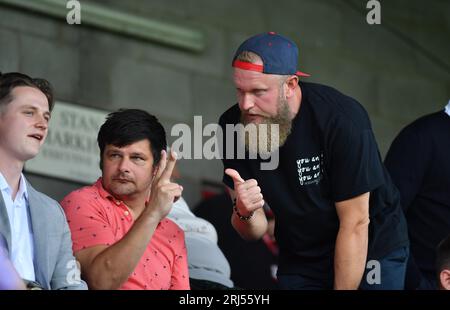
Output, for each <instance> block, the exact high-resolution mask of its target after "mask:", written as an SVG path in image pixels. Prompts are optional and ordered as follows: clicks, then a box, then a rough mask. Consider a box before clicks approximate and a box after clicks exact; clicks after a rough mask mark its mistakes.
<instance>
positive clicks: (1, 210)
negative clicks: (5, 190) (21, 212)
mask: <svg viewBox="0 0 450 310" xmlns="http://www.w3.org/2000/svg"><path fill="white" fill-rule="evenodd" d="M0 234H2V235H3V237H4V238H5V240H6V244H7V246H8V252H9V253H11V226H10V224H9V218H8V211H6V205H5V202H4V201H3V195H2V194H1V193H0ZM10 256H11V254H10Z"/></svg>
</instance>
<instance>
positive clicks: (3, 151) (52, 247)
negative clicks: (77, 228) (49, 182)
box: [0, 73, 87, 289]
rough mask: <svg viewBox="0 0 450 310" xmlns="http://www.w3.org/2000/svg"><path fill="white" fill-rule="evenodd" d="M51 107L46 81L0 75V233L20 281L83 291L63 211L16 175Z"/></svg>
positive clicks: (42, 134)
mask: <svg viewBox="0 0 450 310" xmlns="http://www.w3.org/2000/svg"><path fill="white" fill-rule="evenodd" d="M52 108H53V92H52V89H51V86H50V84H49V83H48V82H47V81H46V80H43V79H33V78H30V77H29V76H27V75H24V74H21V73H7V74H3V75H2V74H1V73H0V192H1V195H0V234H1V235H3V236H4V238H5V240H6V246H7V249H8V255H9V259H10V260H11V262H12V264H13V266H14V267H15V269H16V270H17V272H18V274H19V275H20V277H21V278H22V279H24V280H26V281H28V282H36V283H37V284H38V285H39V286H41V287H42V288H44V289H86V288H87V287H86V284H85V283H84V282H83V281H81V279H80V269H79V266H77V263H76V260H75V258H74V256H73V253H72V242H71V236H70V230H69V227H68V224H67V221H66V217H65V215H64V212H63V210H62V209H61V207H60V205H59V204H58V203H57V202H56V201H54V200H53V199H51V198H49V197H47V196H46V195H44V194H42V193H40V192H38V191H36V190H35V189H34V188H33V187H32V186H31V185H30V184H29V183H28V182H27V181H26V179H25V176H24V175H23V174H22V170H23V166H24V164H25V162H26V161H27V160H29V159H31V158H33V157H34V156H36V155H37V154H38V152H39V149H40V147H41V146H42V144H43V143H44V141H45V138H46V136H47V133H48V123H49V120H50V116H51V110H52ZM0 272H1V270H0Z"/></svg>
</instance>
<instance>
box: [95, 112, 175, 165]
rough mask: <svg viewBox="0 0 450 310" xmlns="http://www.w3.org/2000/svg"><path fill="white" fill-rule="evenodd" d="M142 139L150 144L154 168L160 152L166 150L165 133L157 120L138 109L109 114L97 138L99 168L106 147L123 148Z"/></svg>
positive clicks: (159, 157)
mask: <svg viewBox="0 0 450 310" xmlns="http://www.w3.org/2000/svg"><path fill="white" fill-rule="evenodd" d="M144 139H147V140H148V141H149V142H150V151H151V152H152V155H153V166H156V165H157V164H158V163H159V161H160V159H161V151H162V150H166V148H167V141H166V131H165V130H164V127H163V126H162V125H161V123H160V122H159V121H158V119H157V118H156V117H155V116H153V115H151V114H149V113H147V112H146V111H143V110H138V109H120V110H118V111H115V112H112V113H109V114H108V116H107V117H106V121H105V123H104V124H103V125H102V126H101V127H100V131H99V132H98V137H97V142H98V146H99V148H100V168H102V166H103V160H102V158H103V152H104V150H105V147H106V145H108V144H112V145H114V146H117V147H124V146H127V145H130V144H132V143H134V142H137V141H141V140H144Z"/></svg>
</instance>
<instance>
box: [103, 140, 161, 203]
mask: <svg viewBox="0 0 450 310" xmlns="http://www.w3.org/2000/svg"><path fill="white" fill-rule="evenodd" d="M102 156H103V158H102V160H103V167H102V179H103V187H104V188H105V190H107V191H108V192H109V193H110V194H112V195H113V196H114V197H115V198H117V199H122V200H124V199H125V198H126V197H129V196H136V195H148V194H149V190H150V185H151V182H152V179H153V170H154V169H153V155H152V152H151V146H150V142H149V141H148V140H147V139H144V140H140V141H137V142H134V143H132V144H130V145H127V146H124V147H121V148H119V147H117V146H114V145H111V144H108V145H106V147H105V150H104V152H103V155H102Z"/></svg>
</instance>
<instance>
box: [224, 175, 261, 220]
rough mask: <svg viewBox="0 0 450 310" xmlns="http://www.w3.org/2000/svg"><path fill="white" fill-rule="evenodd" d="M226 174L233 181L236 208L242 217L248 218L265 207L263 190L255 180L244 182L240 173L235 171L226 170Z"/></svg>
mask: <svg viewBox="0 0 450 310" xmlns="http://www.w3.org/2000/svg"><path fill="white" fill-rule="evenodd" d="M225 173H226V174H227V175H228V176H230V177H231V178H232V179H233V182H234V192H235V195H236V208H237V210H238V212H239V214H240V215H242V216H244V217H246V216H249V215H251V214H253V212H255V211H256V210H258V209H260V208H262V207H263V206H264V198H263V195H262V194H261V188H260V187H259V186H258V182H256V180H255V179H249V180H247V181H244V180H243V179H242V178H241V176H240V175H239V172H237V171H236V170H234V169H229V168H228V169H226V170H225Z"/></svg>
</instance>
